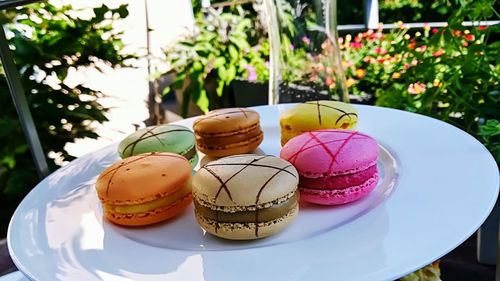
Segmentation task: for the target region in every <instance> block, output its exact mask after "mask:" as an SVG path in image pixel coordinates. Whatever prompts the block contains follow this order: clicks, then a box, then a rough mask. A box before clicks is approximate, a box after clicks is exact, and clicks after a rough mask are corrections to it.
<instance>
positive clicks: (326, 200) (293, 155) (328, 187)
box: [280, 130, 378, 205]
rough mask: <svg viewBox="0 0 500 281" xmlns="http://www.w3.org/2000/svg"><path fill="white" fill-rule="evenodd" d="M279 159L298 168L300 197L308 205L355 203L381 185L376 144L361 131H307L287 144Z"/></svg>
mask: <svg viewBox="0 0 500 281" xmlns="http://www.w3.org/2000/svg"><path fill="white" fill-rule="evenodd" d="M280 157H281V158H283V159H285V160H287V161H289V162H290V163H292V165H293V166H295V168H296V169H297V171H298V173H299V176H300V180H299V190H300V196H301V199H302V200H304V201H307V202H311V203H316V204H321V205H339V204H345V203H349V202H353V201H356V200H358V199H360V198H362V197H364V196H365V195H367V194H368V193H370V192H371V191H372V190H373V189H374V188H375V186H376V185H377V183H378V169H377V160H378V145H377V142H376V141H375V140H374V139H373V138H371V137H370V136H368V135H365V134H363V133H360V132H356V131H349V130H319V131H313V132H306V133H303V134H301V135H299V136H297V137H295V138H293V139H291V140H290V141H289V142H287V143H286V145H285V146H284V147H283V148H282V149H281V153H280Z"/></svg>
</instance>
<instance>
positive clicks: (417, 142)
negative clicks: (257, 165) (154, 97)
mask: <svg viewBox="0 0 500 281" xmlns="http://www.w3.org/2000/svg"><path fill="white" fill-rule="evenodd" d="M289 106H290V105H278V106H263V107H256V108H255V109H256V110H257V111H258V112H259V113H260V115H261V125H262V128H263V130H264V136H265V137H264V142H263V143H262V144H261V146H260V147H259V150H258V151H257V153H261V154H272V155H278V154H279V149H280V144H279V134H280V133H279V131H280V130H279V123H278V118H279V113H280V111H283V110H285V109H286V108H287V107H289ZM357 108H358V110H359V125H358V128H357V129H358V130H359V131H361V132H364V133H366V134H368V135H371V136H372V137H374V138H375V139H377V140H378V141H379V144H380V161H379V163H378V165H379V170H380V171H381V179H380V181H379V183H378V185H377V187H376V188H375V190H374V192H372V193H371V194H370V195H369V196H367V197H365V198H364V199H362V200H360V201H357V202H355V203H352V204H348V205H344V206H340V207H318V206H313V205H305V204H304V205H301V210H300V213H299V216H298V218H297V219H296V220H295V221H294V222H293V223H292V224H291V225H290V226H289V227H288V228H287V229H286V230H285V231H283V232H281V233H278V234H277V235H275V236H272V237H269V238H264V239H260V240H256V241H249V242H241V241H240V242H234V241H226V240H222V239H218V238H214V237H213V236H211V235H209V234H206V233H204V232H203V231H202V230H201V228H199V227H198V226H197V225H196V222H195V220H194V218H193V210H192V209H191V208H189V209H188V210H186V212H184V213H183V214H182V215H181V216H180V217H178V218H176V219H174V220H171V221H168V222H165V223H160V224H157V225H153V226H150V227H144V228H137V229H132V228H124V227H118V226H115V225H112V224H110V223H108V222H107V221H106V220H103V218H102V209H101V206H100V203H99V201H98V200H97V195H96V193H95V190H94V183H95V180H96V178H97V176H98V175H99V173H100V172H101V171H102V170H103V169H105V168H106V167H107V166H109V165H111V164H112V163H113V162H114V161H116V160H117V159H118V156H117V153H116V145H112V146H109V147H106V148H104V149H101V150H98V151H96V152H93V153H90V154H88V155H85V156H83V157H80V158H78V159H77V160H75V161H73V162H71V163H70V164H68V165H67V166H65V167H63V168H60V169H59V170H57V171H56V172H54V173H53V174H52V175H50V176H49V177H47V178H46V179H44V180H43V181H42V182H40V183H39V184H38V185H37V186H36V187H35V188H34V189H33V190H32V191H31V192H30V193H29V194H28V196H26V198H25V199H24V200H23V202H22V203H21V204H20V205H19V207H18V209H17V210H16V212H15V214H14V216H13V218H12V221H11V224H10V226H9V233H8V243H9V250H10V253H11V256H12V258H13V260H14V262H15V264H16V265H17V266H18V268H19V269H20V270H21V271H22V272H23V273H25V274H26V275H27V276H28V277H29V278H30V279H33V280H218V281H219V280H261V279H265V280H342V281H351V280H352V281H354V280H356V281H362V280H366V281H374V280H393V279H396V278H399V277H401V276H403V275H404V274H406V273H409V272H411V271H413V270H415V269H418V268H420V267H422V266H424V265H426V264H428V263H430V262H432V261H434V260H435V259H438V258H439V257H441V256H442V255H444V254H446V253H447V252H449V251H451V250H452V249H453V248H454V247H456V246H457V245H459V244H460V243H461V242H463V241H464V240H465V239H466V238H468V237H469V236H470V235H471V234H472V233H473V232H474V231H475V230H476V229H477V228H478V227H479V226H480V225H481V223H482V222H483V221H484V220H485V219H486V217H487V215H488V214H489V212H490V211H491V209H492V208H493V205H494V203H495V201H496V197H497V195H498V168H497V166H496V163H495V162H494V160H493V158H492V157H491V155H490V154H489V153H488V151H487V150H486V149H485V148H484V147H483V146H482V145H481V144H480V143H479V142H478V141H477V140H475V139H474V138H473V137H471V136H470V135H468V134H466V133H464V132H463V131H460V130H459V129H457V128H455V127H453V126H451V125H448V124H446V123H443V122H441V121H438V120H434V119H431V118H428V117H424V116H420V115H416V114H411V113H407V112H403V111H398V110H392V109H386V108H379V107H369V106H357ZM192 122H193V119H186V120H183V121H181V122H177V123H178V124H181V125H186V126H189V127H190V126H191V124H192ZM200 156H202V155H200ZM208 161H210V159H208V158H206V157H205V158H204V157H202V161H201V162H202V163H205V162H208Z"/></svg>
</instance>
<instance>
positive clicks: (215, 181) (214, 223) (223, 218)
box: [193, 154, 299, 240]
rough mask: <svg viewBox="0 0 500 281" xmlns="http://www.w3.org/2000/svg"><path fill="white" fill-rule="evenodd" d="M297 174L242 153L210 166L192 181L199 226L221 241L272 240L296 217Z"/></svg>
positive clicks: (271, 160) (270, 159) (275, 159)
mask: <svg viewBox="0 0 500 281" xmlns="http://www.w3.org/2000/svg"><path fill="white" fill-rule="evenodd" d="M298 182H299V176H298V173H297V170H296V169H295V168H294V167H293V166H292V165H291V164H290V163H289V162H287V161H285V160H283V159H280V158H278V157H275V156H269V155H268V156H263V155H255V154H244V155H234V156H229V157H224V158H221V159H218V160H216V161H213V162H210V163H209V164H207V165H205V166H203V167H202V168H200V170H198V172H197V173H196V174H195V175H194V177H193V202H194V206H195V215H196V219H197V221H198V224H199V225H200V226H201V227H202V228H203V229H205V230H206V231H207V232H209V233H211V234H213V235H215V236H219V237H222V238H226V239H234V240H248V239H257V238H262V237H266V236H270V235H273V234H275V233H277V232H279V231H281V230H282V229H284V228H285V227H286V226H287V225H288V224H290V223H291V222H292V221H293V219H294V218H295V217H296V215H297V213H298V210H299V205H298V199H299V193H298V191H297V185H298Z"/></svg>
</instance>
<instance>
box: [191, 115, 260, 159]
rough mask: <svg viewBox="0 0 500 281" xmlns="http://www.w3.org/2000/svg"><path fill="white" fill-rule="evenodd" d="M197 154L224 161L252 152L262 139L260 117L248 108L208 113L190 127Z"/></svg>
mask: <svg viewBox="0 0 500 281" xmlns="http://www.w3.org/2000/svg"><path fill="white" fill-rule="evenodd" d="M193 130H194V132H195V136H196V146H197V148H198V150H200V151H201V152H203V153H205V154H206V155H208V156H213V157H223V156H228V155H235V154H242V153H249V152H252V151H254V150H255V149H256V148H257V147H258V146H259V144H260V143H261V142H262V140H263V139H264V134H263V133H262V130H261V128H260V117H259V114H258V113H257V112H256V111H255V110H252V109H248V108H225V109H217V110H213V111H210V112H209V113H207V114H206V115H204V116H201V117H199V118H198V119H196V120H195V121H194V123H193Z"/></svg>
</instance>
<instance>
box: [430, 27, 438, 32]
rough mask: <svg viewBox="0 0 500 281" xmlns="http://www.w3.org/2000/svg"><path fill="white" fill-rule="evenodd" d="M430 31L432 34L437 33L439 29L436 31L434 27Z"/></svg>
mask: <svg viewBox="0 0 500 281" xmlns="http://www.w3.org/2000/svg"><path fill="white" fill-rule="evenodd" d="M431 31H432V33H438V32H439V29H437V28H435V27H434V28H433V29H432V30H431Z"/></svg>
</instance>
